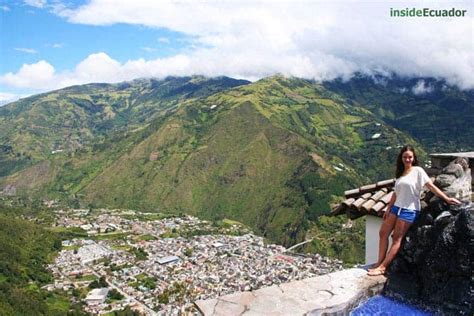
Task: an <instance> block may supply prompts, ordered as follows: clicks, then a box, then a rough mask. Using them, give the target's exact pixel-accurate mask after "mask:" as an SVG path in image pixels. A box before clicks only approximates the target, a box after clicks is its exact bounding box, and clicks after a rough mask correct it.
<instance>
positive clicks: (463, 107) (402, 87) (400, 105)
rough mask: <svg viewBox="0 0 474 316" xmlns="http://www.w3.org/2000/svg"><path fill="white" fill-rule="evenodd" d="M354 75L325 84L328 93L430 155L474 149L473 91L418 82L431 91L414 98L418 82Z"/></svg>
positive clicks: (435, 81) (438, 83)
mask: <svg viewBox="0 0 474 316" xmlns="http://www.w3.org/2000/svg"><path fill="white" fill-rule="evenodd" d="M379 79H381V80H380V82H378V83H377V82H374V80H373V79H372V78H369V77H364V76H357V77H355V78H353V79H352V80H350V81H348V82H342V81H340V80H335V81H332V82H327V83H325V85H324V86H325V87H326V88H327V89H328V90H331V91H334V92H335V93H338V94H339V95H341V96H344V97H345V98H348V99H351V100H354V101H356V102H358V103H359V104H360V105H361V106H363V107H365V108H367V109H368V110H370V111H371V112H373V113H374V114H376V115H377V116H378V117H380V119H382V120H384V121H385V122H386V123H387V124H390V125H392V126H394V127H396V128H398V129H399V130H401V131H404V132H406V133H408V134H409V135H411V136H412V137H414V138H415V139H417V140H418V141H419V142H421V143H423V145H424V146H425V147H426V148H427V149H429V150H430V151H431V152H436V151H444V152H449V151H453V152H455V151H470V150H472V149H473V148H474V138H473V137H472V134H473V133H474V127H473V126H474V125H473V124H472V121H474V90H472V89H471V90H468V91H460V90H459V89H457V88H455V87H449V86H448V85H446V83H445V82H443V81H437V80H433V79H429V78H424V79H422V80H423V81H424V82H425V85H426V86H427V87H431V88H432V89H433V91H431V92H429V93H425V94H421V95H420V94H418V95H415V94H414V93H413V92H412V88H413V87H414V86H415V85H416V84H417V83H418V82H419V81H420V80H421V79H419V78H418V79H403V78H397V77H391V78H379Z"/></svg>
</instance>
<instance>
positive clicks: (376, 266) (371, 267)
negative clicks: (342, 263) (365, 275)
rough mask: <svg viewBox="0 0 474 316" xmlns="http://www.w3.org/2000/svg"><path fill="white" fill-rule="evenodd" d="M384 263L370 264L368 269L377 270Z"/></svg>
mask: <svg viewBox="0 0 474 316" xmlns="http://www.w3.org/2000/svg"><path fill="white" fill-rule="evenodd" d="M381 264H382V263H378V262H377V263H374V264H373V265H372V266H370V268H368V269H367V271H372V270H375V269H377V268H378V267H379V266H380V265H381Z"/></svg>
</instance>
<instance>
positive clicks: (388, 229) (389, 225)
mask: <svg viewBox="0 0 474 316" xmlns="http://www.w3.org/2000/svg"><path fill="white" fill-rule="evenodd" d="M387 212H388V211H387ZM396 222H397V216H396V215H395V214H392V213H390V214H388V216H387V218H385V219H384V221H383V222H382V226H380V230H379V238H380V239H379V258H378V260H377V263H376V264H374V266H373V268H372V269H369V271H370V270H373V269H376V268H377V267H378V266H379V265H380V264H382V262H383V260H384V259H385V255H386V253H387V249H388V237H389V236H390V234H391V233H392V230H393V228H394V227H395V223H396Z"/></svg>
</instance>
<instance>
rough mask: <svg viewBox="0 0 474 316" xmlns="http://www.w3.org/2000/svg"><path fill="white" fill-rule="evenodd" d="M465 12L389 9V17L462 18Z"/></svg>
mask: <svg viewBox="0 0 474 316" xmlns="http://www.w3.org/2000/svg"><path fill="white" fill-rule="evenodd" d="M466 12H467V10H461V9H456V8H452V9H430V8H423V9H417V8H411V9H410V8H405V9H394V8H390V16H391V17H464V16H466Z"/></svg>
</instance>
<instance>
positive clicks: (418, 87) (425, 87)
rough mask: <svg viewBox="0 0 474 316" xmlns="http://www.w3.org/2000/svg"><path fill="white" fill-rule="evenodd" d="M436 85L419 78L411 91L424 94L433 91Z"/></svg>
mask: <svg viewBox="0 0 474 316" xmlns="http://www.w3.org/2000/svg"><path fill="white" fill-rule="evenodd" d="M433 90H434V87H433V86H432V85H430V84H427V83H426V82H425V81H424V80H418V82H417V83H416V84H415V85H414V86H413V88H411V92H413V94H415V95H422V94H427V93H431V92H433Z"/></svg>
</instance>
